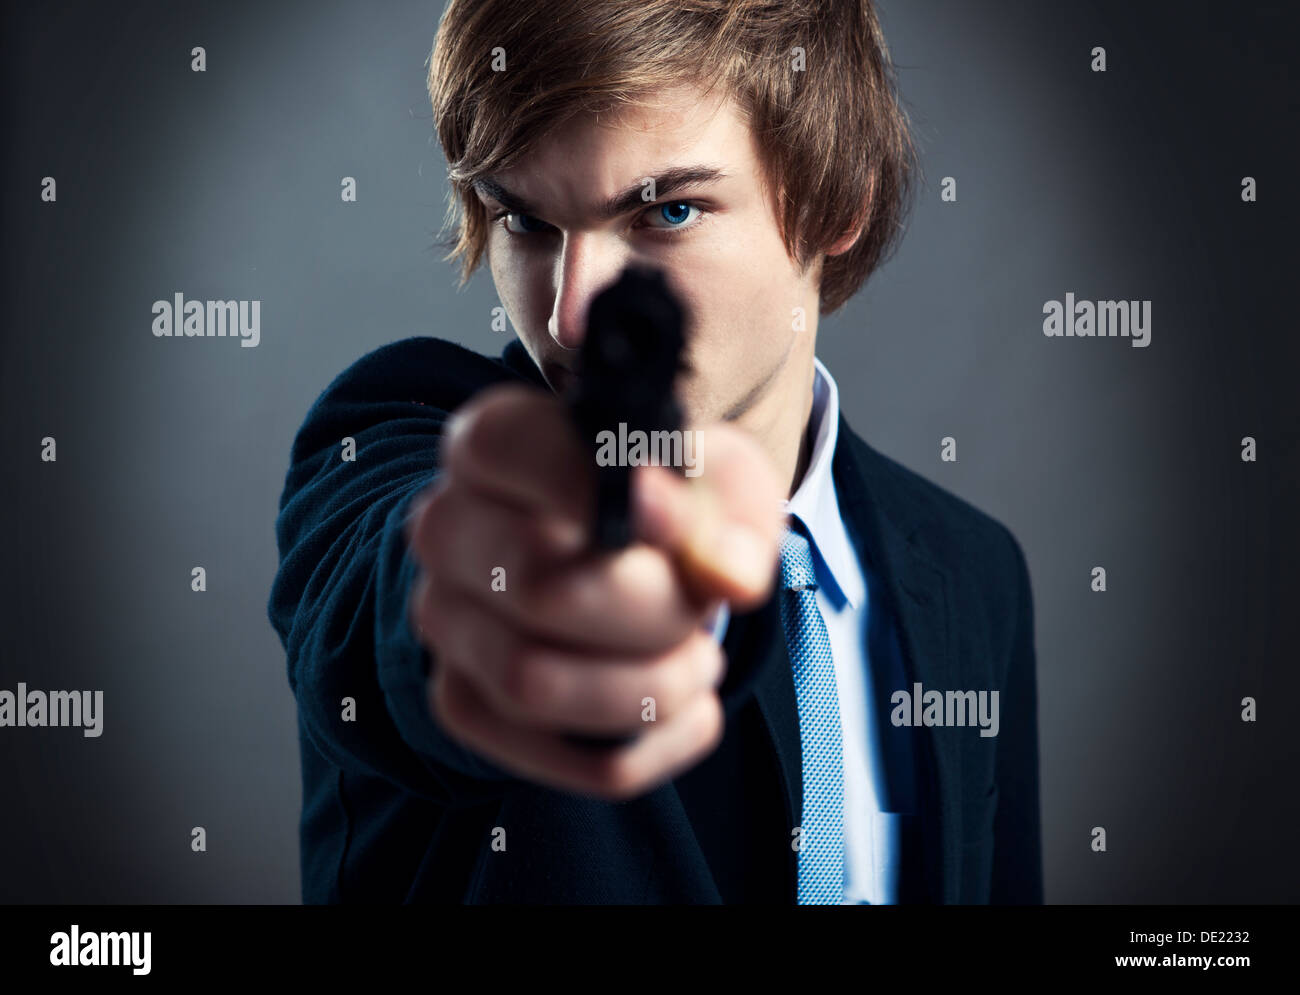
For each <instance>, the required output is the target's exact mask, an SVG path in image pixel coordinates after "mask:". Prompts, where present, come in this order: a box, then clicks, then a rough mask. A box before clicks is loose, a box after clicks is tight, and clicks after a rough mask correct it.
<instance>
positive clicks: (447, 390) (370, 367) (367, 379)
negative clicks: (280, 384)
mask: <svg viewBox="0 0 1300 995" xmlns="http://www.w3.org/2000/svg"><path fill="white" fill-rule="evenodd" d="M510 379H517V375H516V374H514V373H513V372H512V371H510V370H509V369H508V368H507V367H506V366H505V365H504V364H502V362H501V361H500V360H498V359H494V358H492V357H490V356H484V355H482V354H481V353H477V352H474V351H472V350H470V349H466V348H465V347H464V346H462V345H459V344H457V343H455V342H449V341H447V340H446V339H439V338H434V337H433V336H428V335H417V336H412V337H411V338H406V339H400V340H398V341H396V342H389V343H388V344H386V345H382V346H380V347H379V348H377V349H373V350H371V351H370V352H368V353H366V354H365V355H364V356H362V357H361V358H360V359H358V360H356V361H355V362H354V363H352V365H350V366H349V367H348V368H347V369H345V370H344V371H343V372H342V373H340V374H339V375H338V376H336V377H335V378H334V379H333V380H332V381H331V382H330V384H329V386H327V387H326V388H325V390H324V391H323V392H322V393H321V396H320V399H319V400H318V401H317V404H318V405H319V404H321V403H322V402H349V401H357V402H367V401H370V402H373V401H397V402H403V403H408V402H413V403H416V404H422V405H426V406H431V407H435V408H438V409H440V410H442V411H451V410H453V409H455V408H457V407H459V406H460V404H462V403H463V402H464V401H465V400H466V399H468V398H469V397H470V395H472V394H474V393H475V392H476V391H478V390H479V389H481V388H482V387H485V386H487V385H488V384H491V383H496V382H499V381H502V380H510Z"/></svg>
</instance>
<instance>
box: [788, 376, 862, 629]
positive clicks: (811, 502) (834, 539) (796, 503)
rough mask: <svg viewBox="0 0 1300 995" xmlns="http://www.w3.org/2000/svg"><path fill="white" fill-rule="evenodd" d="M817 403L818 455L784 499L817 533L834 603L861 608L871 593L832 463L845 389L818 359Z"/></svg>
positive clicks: (819, 563)
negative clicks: (857, 563)
mask: <svg viewBox="0 0 1300 995" xmlns="http://www.w3.org/2000/svg"><path fill="white" fill-rule="evenodd" d="M813 369H814V377H813V403H812V414H811V416H810V417H809V419H808V426H807V429H806V430H807V432H808V433H809V434H810V435H811V437H812V439H813V446H812V453H811V455H810V457H809V459H808V468H807V469H806V470H805V471H804V475H803V479H801V480H800V481H799V486H798V488H797V489H796V490H795V492H794V496H793V497H792V498H790V499H789V500H783V501H782V502H781V504H782V507H783V509H784V510H785V511H786V512H788V513H789V514H792V515H796V516H798V518H799V520H800V521H801V522H803V524H804V526H805V527H806V528H807V529H808V534H809V535H810V536H811V537H812V548H813V551H814V556H813V559H814V561H815V566H814V569H815V570H816V572H817V574H818V578H819V582H820V583H823V584H825V585H826V586H827V593H828V594H830V595H832V601H839V600H840V599H841V598H842V599H843V600H845V601H847V602H848V604H849V607H850V608H855V609H856V608H858V607H859V606H860V605H861V604H862V603H863V601H864V599H865V597H866V589H865V586H864V585H863V582H862V576H861V574H860V572H859V571H857V570H855V569H853V561H852V560H851V557H853V556H854V555H855V554H854V552H853V544H852V542H851V541H850V540H849V535H848V532H847V530H846V529H845V527H844V520H843V518H842V517H841V515H840V508H839V500H838V497H837V495H836V492H835V477H834V474H832V473H831V461H832V459H833V458H834V455H835V444H836V440H837V438H838V436H839V422H840V392H839V388H838V387H837V386H836V383H835V378H834V377H832V376H831V373H830V370H828V369H826V367H825V366H823V365H822V361H821V360H820V359H817V358H816V357H815V356H814V357H813Z"/></svg>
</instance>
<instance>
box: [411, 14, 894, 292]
mask: <svg viewBox="0 0 1300 995" xmlns="http://www.w3.org/2000/svg"><path fill="white" fill-rule="evenodd" d="M498 47H499V48H500V49H501V50H502V51H503V52H504V53H505V56H506V58H507V60H508V61H507V63H506V66H507V69H506V71H504V72H494V71H493V68H492V63H493V59H494V55H495V54H497V53H496V52H494V50H496V49H498ZM796 48H797V49H801V50H802V58H803V70H802V71H796V63H795V59H796V55H797V53H796V52H795V51H794V50H795V49H796ZM893 73H894V70H893V66H892V64H891V62H890V58H889V52H888V49H887V48H886V46H885V39H884V36H883V34H882V33H881V30H880V24H879V21H878V20H877V17H876V12H875V9H874V7H873V5H872V0H599V2H595V3H593V2H592V0H522V2H521V0H451V2H450V3H449V4H448V5H447V8H446V10H445V11H444V12H443V16H442V19H441V21H440V23H439V27H438V34H437V38H436V40H435V42H434V46H433V52H432V54H431V55H430V57H429V80H428V82H429V97H430V99H431V101H432V102H433V117H434V127H435V129H436V131H437V134H438V139H439V141H440V142H441V143H442V148H443V153H444V154H445V156H446V158H447V162H448V164H449V169H448V179H449V181H450V183H451V188H452V189H451V191H450V195H449V198H448V214H447V218H446V220H445V223H444V225H443V230H444V231H446V229H447V228H448V227H450V226H451V225H453V224H454V223H455V221H456V215H457V213H458V210H457V209H458V208H459V209H460V212H463V216H462V218H461V221H460V225H459V227H458V231H457V235H456V239H455V241H454V243H452V242H444V243H442V245H443V246H444V247H445V248H449V249H450V250H451V251H450V252H449V253H448V254H447V256H446V257H445V259H447V260H453V259H455V258H457V257H460V258H461V277H460V283H461V285H462V286H463V285H464V284H465V283H466V281H468V280H469V278H470V276H471V275H472V274H473V272H474V270H475V268H476V267H477V266H478V264H479V261H480V259H481V258H482V255H483V252H484V249H485V248H486V244H487V235H488V219H487V211H486V209H485V208H484V206H483V204H482V202H481V201H480V200H479V199H478V197H477V196H475V194H474V183H475V182H476V181H477V180H478V179H480V178H482V177H484V176H487V175H489V174H491V173H494V172H497V171H499V170H504V169H508V168H510V166H511V164H512V163H513V162H515V161H516V160H518V159H519V158H520V157H522V156H524V155H526V154H527V152H528V150H529V148H530V147H531V146H533V145H535V143H537V142H538V141H539V140H540V139H541V138H542V137H543V136H544V135H545V133H546V132H547V131H549V130H550V129H551V128H552V127H554V126H556V125H558V124H560V123H562V122H564V121H565V120H567V119H568V118H570V117H572V116H573V115H575V114H578V113H583V112H589V113H602V112H604V111H606V110H608V109H610V108H611V107H616V106H617V105H619V104H626V103H639V102H641V101H642V100H643V99H644V98H646V97H648V96H650V95H651V94H652V93H653V92H654V91H656V90H659V89H662V88H665V87H668V86H672V85H675V84H680V83H698V84H700V85H701V86H703V87H704V88H705V89H706V90H712V88H713V86H714V85H717V84H721V85H722V86H723V87H724V92H725V93H727V94H729V95H731V96H732V97H734V98H735V99H736V101H737V104H738V106H739V107H740V109H741V111H742V113H744V114H745V116H746V119H747V120H748V122H749V125H750V128H751V129H752V130H753V133H754V136H755V141H756V145H757V147H758V149H759V157H760V162H761V163H762V168H763V169H764V171H765V175H764V176H763V177H761V178H760V179H761V181H762V183H763V185H764V188H765V189H766V190H767V191H769V194H770V192H772V191H778V192H779V193H778V197H779V200H778V202H777V203H778V205H779V206H778V207H777V208H776V216H777V219H778V222H779V225H780V230H781V237H782V240H783V241H784V242H785V246H786V252H787V253H788V254H789V255H790V257H791V258H792V259H794V260H796V262H797V263H798V265H799V266H800V267H802V268H804V269H806V267H807V266H808V265H809V264H810V263H812V262H813V261H815V260H816V259H818V258H820V257H821V255H822V253H824V252H825V251H826V249H828V248H829V247H831V246H832V245H834V244H835V243H836V242H837V241H838V240H839V239H840V238H841V237H842V236H843V235H844V234H845V233H847V232H849V231H852V230H853V229H854V228H855V227H856V226H857V225H860V224H863V223H864V222H865V225H864V228H863V232H862V234H861V235H860V236H859V237H858V239H857V241H856V242H855V243H854V244H853V246H852V248H850V249H849V250H848V251H847V252H844V253H842V254H840V255H838V256H833V257H829V258H826V259H825V261H824V268H823V270H822V277H821V287H820V291H821V299H820V311H821V313H822V314H830V313H832V312H834V311H836V310H838V309H839V308H840V307H841V306H842V305H843V304H844V302H845V301H847V300H848V299H849V297H851V296H852V295H853V294H854V293H855V292H856V291H857V290H858V288H859V287H861V286H862V284H863V283H864V282H865V281H866V279H867V277H869V276H870V275H871V273H872V272H874V271H875V269H876V268H877V267H878V266H879V265H880V264H881V263H882V262H884V260H885V259H886V258H888V256H889V254H890V253H891V252H892V251H893V250H894V249H895V248H896V247H897V236H898V235H899V234H900V233H901V231H902V228H903V219H904V217H905V216H906V214H907V212H908V210H909V208H910V197H911V191H912V184H913V173H914V171H915V170H917V168H918V164H917V161H916V160H917V157H916V151H915V147H914V145H913V142H912V137H911V134H910V128H909V125H908V119H907V114H906V112H905V111H904V110H903V108H902V106H901V103H900V101H899V100H898V98H897V95H896V88H895V82H894V75H893ZM868 200H869V201H870V204H869V211H868V213H867V215H866V216H865V218H864V217H863V213H862V212H863V208H864V207H865V206H867V202H868Z"/></svg>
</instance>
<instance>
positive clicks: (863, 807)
mask: <svg viewBox="0 0 1300 995" xmlns="http://www.w3.org/2000/svg"><path fill="white" fill-rule="evenodd" d="M813 364H814V368H815V370H816V374H815V377H814V381H813V405H812V415H811V417H810V419H809V422H808V431H810V432H811V433H813V435H812V438H813V445H812V452H811V456H810V458H809V461H808V468H807V469H806V470H805V471H804V475H803V478H802V479H801V480H800V482H799V486H798V488H797V489H796V490H795V493H794V496H793V497H792V498H790V499H789V500H783V501H782V507H783V508H784V509H785V510H786V511H787V512H788V513H789V514H791V515H795V516H797V517H798V518H799V520H800V521H801V522H803V524H804V526H805V527H806V528H807V530H808V534H809V536H811V538H812V542H811V543H810V546H811V547H812V554H813V570H814V572H815V574H816V577H817V607H818V608H819V610H820V611H821V615H822V619H823V620H824V621H825V623H826V631H827V634H828V635H829V636H830V642H831V655H832V657H833V658H834V662H835V678H836V684H837V688H838V692H839V701H840V729H841V733H842V736H843V758H844V904H848V905H855V904H858V903H861V902H869V903H871V904H873V905H874V904H885V903H892V902H896V901H897V887H898V872H897V867H898V848H899V839H898V832H899V821H898V816H897V815H895V814H893V813H889V812H883V811H882V810H881V808H882V806H881V803H880V801H881V799H882V798H884V797H885V794H886V793H885V791H884V783H885V782H884V777H885V774H886V772H885V770H884V768H883V762H882V753H881V750H880V748H879V746H878V744H879V742H880V736H879V732H878V730H877V728H876V725H877V720H876V716H878V715H879V714H882V713H881V712H880V711H879V709H877V708H876V707H875V702H874V701H873V700H872V699H873V697H874V694H873V689H872V682H871V681H870V680H869V679H868V676H869V669H868V668H869V667H870V666H871V661H870V660H869V658H868V651H867V640H866V636H865V634H866V632H867V620H868V617H869V612H870V609H871V605H870V599H869V597H868V584H867V576H866V573H865V572H864V570H863V568H862V565H861V563H859V562H858V554H857V550H856V549H855V548H854V546H853V543H852V541H851V540H850V538H849V535H848V532H847V530H846V529H845V526H844V520H843V518H842V517H841V515H840V504H839V498H838V496H837V494H836V488H835V479H834V477H833V475H832V473H831V462H832V458H833V457H834V455H835V443H836V439H837V436H838V433H839V420H840V405H839V389H838V387H837V386H836V384H835V380H834V378H833V377H832V376H831V375H830V371H829V370H827V369H826V367H825V366H823V365H822V363H821V360H819V359H815V358H814V360H813ZM729 617H730V615H729V611H728V608H727V605H726V604H723V606H722V608H721V610H720V611H719V613H718V617H717V619H716V620H715V622H714V626H713V634H714V638H716V639H717V640H718V641H719V642H721V641H722V639H723V638H724V636H725V633H726V628H727V622H728V619H729Z"/></svg>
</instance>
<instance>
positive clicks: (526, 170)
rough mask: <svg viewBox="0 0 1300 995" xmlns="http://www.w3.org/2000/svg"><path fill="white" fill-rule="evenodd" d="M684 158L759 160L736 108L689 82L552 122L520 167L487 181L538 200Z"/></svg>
mask: <svg viewBox="0 0 1300 995" xmlns="http://www.w3.org/2000/svg"><path fill="white" fill-rule="evenodd" d="M686 162H691V163H694V162H709V163H714V164H717V165H719V166H721V167H723V169H724V170H725V172H726V173H727V175H729V176H745V175H748V174H749V173H750V172H751V171H752V170H753V168H754V165H755V162H756V157H755V154H754V149H753V145H752V139H751V135H750V130H749V125H748V122H747V121H746V120H745V118H744V114H743V112H742V111H741V108H740V107H739V105H738V104H737V103H736V102H735V101H734V100H733V99H732V98H731V97H730V96H729V95H727V94H725V93H723V92H722V91H721V88H718V89H716V90H715V91H714V92H713V93H711V94H705V93H704V91H703V90H702V89H701V88H700V87H698V86H695V85H693V84H681V85H678V86H674V87H670V88H667V89H663V90H659V91H656V92H655V93H653V94H649V95H646V96H644V97H642V98H641V99H640V101H639V102H638V104H637V105H632V106H628V105H623V106H619V107H617V108H615V109H613V110H609V111H605V112H602V113H600V114H592V113H580V114H578V115H575V116H574V117H572V118H570V119H569V120H567V121H565V122H564V123H563V124H561V125H560V126H558V127H556V128H555V129H553V130H552V131H550V132H549V133H547V135H546V136H545V137H544V138H543V139H542V140H541V141H540V142H539V143H538V145H537V146H536V147H535V148H534V149H533V150H532V151H531V152H530V153H529V155H528V156H526V157H525V158H524V160H523V161H522V162H521V163H520V165H518V166H516V167H514V168H511V169H508V170H501V171H499V172H497V173H495V174H493V176H492V177H490V179H492V180H495V181H497V182H499V183H501V184H502V185H504V186H506V187H508V188H509V189H511V190H518V191H527V192H528V193H530V194H533V195H534V196H536V197H538V198H542V197H557V198H558V197H562V196H565V195H566V194H565V191H579V192H581V191H585V192H586V193H588V194H590V193H591V192H592V191H593V190H598V191H605V192H608V191H611V190H614V189H616V188H621V187H623V186H625V185H626V184H628V183H631V182H634V181H636V180H637V179H639V178H641V177H643V176H648V175H652V174H655V173H658V172H661V171H663V170H664V169H667V168H671V167H673V166H676V165H680V164H683V163H686Z"/></svg>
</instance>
